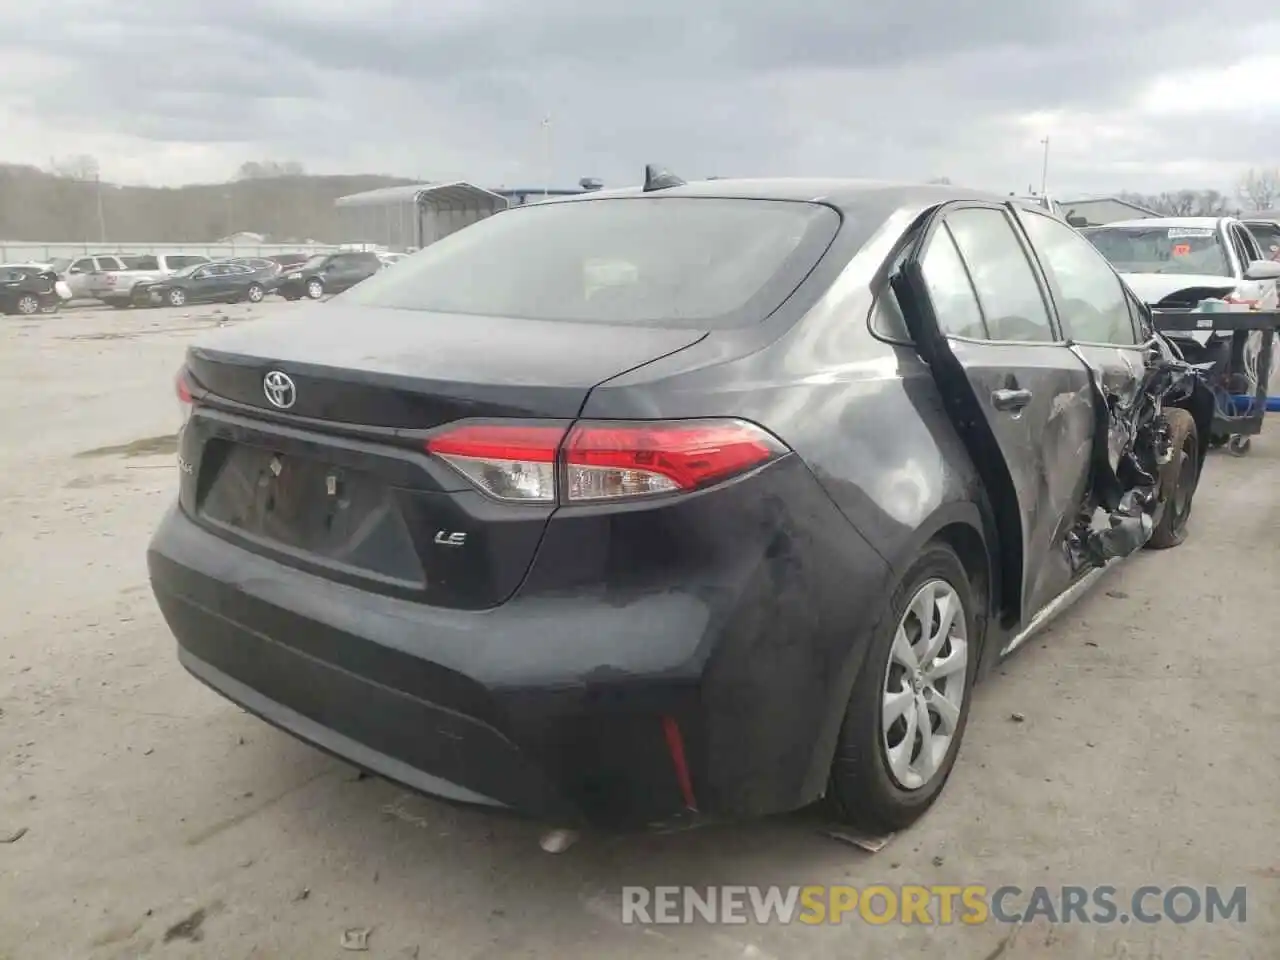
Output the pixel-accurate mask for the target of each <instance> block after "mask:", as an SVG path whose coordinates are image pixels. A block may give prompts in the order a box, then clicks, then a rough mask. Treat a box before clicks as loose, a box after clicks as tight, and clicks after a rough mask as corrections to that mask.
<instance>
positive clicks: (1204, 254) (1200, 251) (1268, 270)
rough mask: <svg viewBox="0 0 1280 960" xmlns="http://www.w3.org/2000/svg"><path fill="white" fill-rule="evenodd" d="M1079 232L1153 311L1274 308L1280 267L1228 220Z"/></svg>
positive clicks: (1152, 221) (1160, 221) (1138, 223)
mask: <svg viewBox="0 0 1280 960" xmlns="http://www.w3.org/2000/svg"><path fill="white" fill-rule="evenodd" d="M1080 232H1081V233H1083V234H1084V235H1085V236H1086V237H1088V238H1089V241H1090V242H1091V243H1092V244H1093V245H1094V246H1095V247H1097V249H1098V250H1099V251H1100V252H1101V253H1102V255H1103V256H1104V257H1106V258H1107V259H1108V260H1109V261H1111V264H1112V266H1114V267H1115V268H1116V270H1118V271H1119V273H1120V275H1121V276H1122V277H1124V279H1125V282H1127V283H1128V284H1129V287H1130V289H1132V290H1133V292H1134V293H1136V294H1137V295H1138V296H1139V297H1141V298H1142V299H1143V301H1144V302H1146V303H1149V304H1151V305H1152V306H1160V307H1193V306H1195V305H1196V304H1197V303H1199V302H1200V301H1201V300H1205V299H1208V298H1211V297H1216V298H1219V299H1224V300H1234V301H1236V302H1242V303H1243V302H1247V303H1256V304H1258V305H1259V306H1261V307H1263V308H1264V309H1272V308H1274V307H1275V306H1276V302H1277V292H1276V280H1277V278H1280V263H1277V262H1275V261H1273V260H1272V259H1271V258H1270V257H1269V256H1266V255H1264V254H1263V252H1262V248H1261V247H1260V246H1259V245H1258V241H1257V240H1256V239H1254V236H1253V234H1251V233H1250V232H1249V230H1248V229H1246V228H1245V225H1244V224H1243V223H1241V222H1240V221H1239V220H1236V219H1234V218H1232V217H1151V218H1148V219H1145V220H1122V221H1120V222H1118V223H1108V224H1106V225H1105V226H1101V227H1085V228H1083V229H1082V230H1081V231H1080Z"/></svg>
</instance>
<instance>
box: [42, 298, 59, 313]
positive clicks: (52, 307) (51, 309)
mask: <svg viewBox="0 0 1280 960" xmlns="http://www.w3.org/2000/svg"><path fill="white" fill-rule="evenodd" d="M61 309H62V304H61V303H59V302H58V301H56V300H55V301H54V302H53V303H49V304H45V306H43V307H41V308H40V312H41V313H43V314H54V313H57V312H58V311H59V310H61Z"/></svg>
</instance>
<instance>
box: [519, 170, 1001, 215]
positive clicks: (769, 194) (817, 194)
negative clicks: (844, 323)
mask: <svg viewBox="0 0 1280 960" xmlns="http://www.w3.org/2000/svg"><path fill="white" fill-rule="evenodd" d="M637 196H654V197H712V198H720V199H749V200H800V201H808V202H811V203H825V204H827V205H829V206H832V207H835V208H836V209H838V210H843V209H849V208H853V207H855V206H857V205H858V204H860V203H862V202H865V201H867V200H875V201H878V202H881V203H884V202H889V203H895V204H897V205H900V206H920V207H925V206H932V205H934V204H938V203H945V202H947V201H948V200H988V201H992V202H996V203H1006V202H1008V201H1009V200H1011V199H1013V198H1010V197H1002V196H999V195H997V194H993V193H985V192H983V191H980V190H970V189H967V188H965V187H957V186H953V185H951V184H941V183H909V182H901V181H893V180H858V179H852V178H849V179H844V178H806V177H761V178H757V179H742V180H730V179H722V180H693V181H690V182H689V183H685V184H683V185H681V186H677V187H666V188H664V189H661V190H655V191H652V192H651V193H648V194H646V193H645V192H644V191H643V189H642V188H640V187H625V188H622V189H618V190H596V191H592V192H590V193H580V194H575V195H573V196H568V197H551V198H549V199H547V200H541V201H539V202H538V203H537V204H530V206H541V205H542V204H545V203H591V202H594V201H597V200H607V199H611V198H618V197H637ZM514 209H516V210H519V209H520V208H519V207H516V208H514Z"/></svg>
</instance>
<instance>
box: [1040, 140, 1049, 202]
mask: <svg viewBox="0 0 1280 960" xmlns="http://www.w3.org/2000/svg"><path fill="white" fill-rule="evenodd" d="M1040 142H1041V143H1043V144H1044V164H1043V166H1041V168H1040V196H1042V197H1043V196H1044V195H1045V191H1046V190H1047V189H1048V187H1049V138H1048V137H1045V138H1044V139H1043V140H1041V141H1040Z"/></svg>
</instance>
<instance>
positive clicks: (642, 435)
mask: <svg viewBox="0 0 1280 960" xmlns="http://www.w3.org/2000/svg"><path fill="white" fill-rule="evenodd" d="M427 450H428V451H429V452H431V453H433V454H435V455H436V456H438V457H440V458H441V459H443V460H445V461H446V462H447V463H449V464H451V465H452V466H453V467H454V469H456V470H457V471H458V472H459V473H461V474H462V475H463V476H465V477H466V478H467V479H468V480H470V481H471V482H472V483H473V484H474V485H475V486H477V487H479V488H480V489H481V490H483V491H484V492H485V493H487V494H489V495H490V496H492V497H495V498H497V499H499V500H509V501H517V502H525V503H554V502H556V501H557V500H559V501H561V502H565V503H583V502H598V501H602V500H620V499H631V498H635V497H646V496H654V495H660V494H673V493H685V492H688V491H691V490H697V489H701V488H703V487H707V486H711V485H713V484H716V483H719V482H721V481H723V480H727V479H728V478H730V477H732V476H735V475H737V474H740V473H743V472H745V471H748V470H752V469H754V468H756V467H759V466H761V465H763V464H765V463H768V462H769V461H770V460H774V459H776V458H778V457H780V456H782V455H783V454H785V453H786V452H787V448H786V446H785V445H784V444H783V443H782V442H781V441H779V440H778V439H777V438H776V437H774V436H773V435H772V434H770V433H768V432H767V431H765V430H763V429H761V428H760V427H757V426H755V425H754V424H751V423H746V422H744V421H741V420H683V421H680V420H677V421H646V422H639V421H616V422H584V423H579V424H576V425H575V426H574V427H573V428H572V429H570V430H569V431H568V434H567V435H566V433H565V430H564V428H562V427H549V426H538V425H505V424H504V425H489V424H467V425H461V426H458V427H455V428H454V429H452V430H446V431H445V432H443V433H441V434H439V435H437V436H435V437H433V438H432V439H430V440H429V441H428V442H427Z"/></svg>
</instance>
